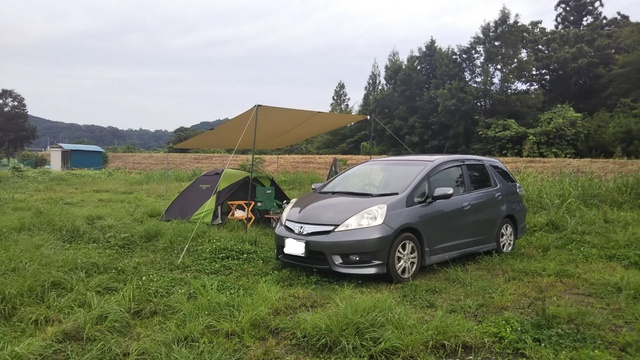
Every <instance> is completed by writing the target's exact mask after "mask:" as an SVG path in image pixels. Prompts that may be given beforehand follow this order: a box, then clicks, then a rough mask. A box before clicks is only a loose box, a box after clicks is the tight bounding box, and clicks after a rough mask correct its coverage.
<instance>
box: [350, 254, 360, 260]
mask: <svg viewBox="0 0 640 360" xmlns="http://www.w3.org/2000/svg"><path fill="white" fill-rule="evenodd" d="M349 261H360V255H349Z"/></svg>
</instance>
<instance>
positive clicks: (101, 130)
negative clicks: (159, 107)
mask: <svg viewBox="0 0 640 360" xmlns="http://www.w3.org/2000/svg"><path fill="white" fill-rule="evenodd" d="M28 119H29V123H30V124H31V125H32V126H34V127H35V129H36V130H37V138H36V139H35V140H34V141H33V142H32V143H31V145H30V147H32V148H40V149H44V148H46V147H47V146H48V145H53V144H55V143H58V142H62V143H84V144H92V145H98V146H102V147H105V148H109V149H110V150H114V149H116V148H117V149H118V150H119V151H120V152H123V151H124V152H131V151H138V150H153V149H164V148H166V147H167V144H168V143H170V142H171V141H172V139H175V138H176V137H177V136H178V134H179V133H180V132H181V131H190V132H192V133H193V134H196V133H198V132H200V131H202V130H208V129H211V128H212V127H214V126H215V125H216V124H217V123H218V122H220V121H223V120H215V121H202V122H200V123H198V124H195V125H192V126H191V127H188V128H187V127H180V128H178V129H176V130H174V131H173V132H171V131H167V130H146V129H126V130H123V129H119V128H116V127H113V126H107V127H104V126H99V125H80V124H73V123H64V122H60V121H52V120H47V119H43V118H40V117H37V116H32V115H29V117H28Z"/></svg>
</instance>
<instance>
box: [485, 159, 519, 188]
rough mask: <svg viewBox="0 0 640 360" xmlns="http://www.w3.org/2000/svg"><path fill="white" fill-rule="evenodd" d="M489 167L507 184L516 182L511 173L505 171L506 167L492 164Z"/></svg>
mask: <svg viewBox="0 0 640 360" xmlns="http://www.w3.org/2000/svg"><path fill="white" fill-rule="evenodd" d="M491 167H492V168H493V170H495V171H496V172H497V173H498V175H500V177H501V178H502V179H503V180H504V181H506V182H508V183H509V184H515V183H516V182H517V181H516V179H515V178H514V177H513V176H512V175H511V173H509V171H507V169H505V168H503V167H502V166H499V165H493V164H492V165H491Z"/></svg>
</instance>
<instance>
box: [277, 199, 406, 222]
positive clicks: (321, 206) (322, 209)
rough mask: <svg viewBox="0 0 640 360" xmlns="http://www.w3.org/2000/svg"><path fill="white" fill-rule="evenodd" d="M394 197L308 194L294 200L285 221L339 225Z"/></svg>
mask: <svg viewBox="0 0 640 360" xmlns="http://www.w3.org/2000/svg"><path fill="white" fill-rule="evenodd" d="M396 196H397V195H395V196H384V197H363V196H354V195H343V194H318V193H309V194H306V195H303V196H301V197H300V198H298V200H296V202H295V203H294V204H293V206H292V207H291V209H290V210H289V214H288V215H287V220H291V221H295V222H300V223H305V224H323V225H340V224H342V223H343V222H345V220H347V219H348V218H350V217H352V216H353V215H355V214H357V213H359V212H360V211H362V210H365V209H368V208H370V207H372V206H375V205H380V204H388V202H389V201H390V200H391V199H393V198H395V197H396Z"/></svg>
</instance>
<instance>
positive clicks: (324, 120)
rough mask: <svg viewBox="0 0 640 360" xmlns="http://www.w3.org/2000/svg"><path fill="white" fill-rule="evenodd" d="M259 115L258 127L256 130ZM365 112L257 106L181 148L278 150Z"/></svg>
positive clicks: (339, 125)
mask: <svg viewBox="0 0 640 360" xmlns="http://www.w3.org/2000/svg"><path fill="white" fill-rule="evenodd" d="M256 118H257V119H258V128H257V131H255V124H256ZM366 118H367V117H366V116H365V115H351V114H334V113H328V112H320V111H309V110H299V109H288V108H282V107H275V106H266V105H256V106H254V107H252V108H251V109H249V110H247V111H245V112H243V113H242V114H240V115H238V116H236V117H234V118H233V119H230V120H228V121H226V122H224V123H222V124H220V125H218V126H216V127H215V128H214V129H212V130H209V131H205V132H203V133H201V134H198V135H196V136H194V137H192V138H191V139H189V140H186V141H183V142H181V143H179V144H177V145H174V147H175V148H180V149H235V148H236V145H237V148H238V149H253V148H254V147H253V140H254V139H253V137H254V133H255V132H257V136H256V139H255V141H256V143H255V148H256V149H279V148H282V147H285V146H288V145H292V144H295V143H298V142H300V141H302V140H305V139H308V138H311V137H314V136H316V135H320V134H323V133H326V132H329V131H331V130H334V129H337V128H340V127H343V126H346V125H349V124H351V123H354V122H356V121H360V120H364V119H366Z"/></svg>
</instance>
